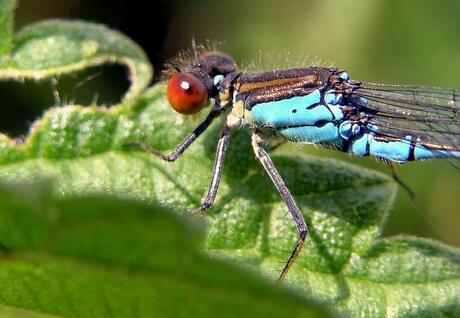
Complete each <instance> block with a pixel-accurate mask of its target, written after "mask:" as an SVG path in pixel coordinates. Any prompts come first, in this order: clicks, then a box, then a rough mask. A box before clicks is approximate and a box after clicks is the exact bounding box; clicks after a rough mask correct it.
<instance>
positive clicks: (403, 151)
mask: <svg viewBox="0 0 460 318" xmlns="http://www.w3.org/2000/svg"><path fill="white" fill-rule="evenodd" d="M410 147H411V145H410V136H408V138H407V140H400V141H391V142H384V141H377V140H375V139H374V136H373V135H372V134H367V133H366V134H363V135H362V136H361V137H359V138H358V139H356V140H354V141H353V142H352V143H351V145H350V148H349V150H348V151H349V152H350V153H354V154H356V155H359V156H366V155H370V156H374V157H379V158H384V159H387V160H390V161H394V162H405V161H407V160H409V156H410ZM368 151H369V153H368ZM436 158H443V159H446V158H447V159H448V158H458V159H460V151H433V150H430V149H427V148H425V147H424V146H422V145H417V144H416V145H415V147H414V159H415V160H420V159H436Z"/></svg>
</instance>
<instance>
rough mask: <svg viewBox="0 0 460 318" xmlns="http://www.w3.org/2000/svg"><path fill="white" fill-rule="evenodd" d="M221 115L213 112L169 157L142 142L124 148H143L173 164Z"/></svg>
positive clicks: (128, 144)
mask: <svg viewBox="0 0 460 318" xmlns="http://www.w3.org/2000/svg"><path fill="white" fill-rule="evenodd" d="M220 114H222V111H220V110H218V111H211V113H209V115H208V116H207V117H206V119H205V120H204V121H203V122H202V123H201V124H200V125H199V126H198V127H196V128H195V130H194V131H193V132H192V133H190V134H189V135H188V136H187V137H185V139H184V140H183V141H182V142H181V143H180V144H179V145H177V147H176V148H175V149H174V150H173V151H171V153H169V154H167V155H165V154H163V153H161V152H159V151H158V150H156V149H155V148H152V147H151V146H149V145H147V144H146V143H144V142H140V141H138V142H130V143H127V144H124V145H123V147H129V148H131V147H137V148H141V149H143V150H144V151H146V152H148V153H150V154H152V155H154V156H155V157H157V158H160V159H162V160H164V161H169V162H173V161H175V160H176V159H177V158H179V157H180V156H181V155H182V154H183V153H184V151H185V150H187V148H188V147H189V146H190V145H191V144H192V143H193V142H194V141H195V140H196V139H197V138H198V137H199V136H200V135H201V134H202V133H203V132H204V131H205V130H206V129H207V128H208V127H209V125H211V123H212V121H213V120H214V118H216V117H218V116H219V115H220Z"/></svg>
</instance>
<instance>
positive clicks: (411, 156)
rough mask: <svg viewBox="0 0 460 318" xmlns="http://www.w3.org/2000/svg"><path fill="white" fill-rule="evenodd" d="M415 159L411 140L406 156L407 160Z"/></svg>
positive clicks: (413, 143)
mask: <svg viewBox="0 0 460 318" xmlns="http://www.w3.org/2000/svg"><path fill="white" fill-rule="evenodd" d="M414 160H415V142H414V141H412V140H411V142H410V145H409V155H408V156H407V161H414Z"/></svg>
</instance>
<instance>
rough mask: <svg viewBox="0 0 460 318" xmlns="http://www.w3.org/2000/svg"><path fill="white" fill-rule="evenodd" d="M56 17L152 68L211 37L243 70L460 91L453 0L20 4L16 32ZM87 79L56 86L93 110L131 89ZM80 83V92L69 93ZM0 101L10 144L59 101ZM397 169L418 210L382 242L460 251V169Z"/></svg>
mask: <svg viewBox="0 0 460 318" xmlns="http://www.w3.org/2000/svg"><path fill="white" fill-rule="evenodd" d="M51 17H62V18H78V19H85V20H90V21H95V22H101V23H105V24H107V25H109V26H111V27H113V28H115V29H118V30H120V31H122V32H123V33H125V34H127V35H128V36H130V37H131V38H133V39H134V40H135V41H136V42H138V43H139V44H140V45H141V46H142V47H143V48H144V50H145V51H146V52H147V54H148V55H149V58H150V60H151V61H152V63H153V65H154V66H155V68H156V70H158V69H159V67H161V65H162V63H164V61H165V59H167V58H168V57H171V56H173V55H175V54H176V53H177V52H178V51H179V50H181V49H184V48H189V47H190V44H191V40H192V39H193V38H194V39H196V41H197V43H203V42H204V41H206V40H207V39H212V40H219V41H224V42H225V45H224V48H225V50H226V51H227V52H228V53H229V54H231V55H232V56H234V58H235V59H236V60H237V61H238V62H239V63H241V65H248V64H251V63H252V61H258V60H260V56H265V57H264V58H263V59H264V60H265V61H268V63H270V59H271V58H270V57H271V56H275V57H276V58H275V59H276V62H274V63H273V64H276V65H279V67H283V59H282V58H279V56H290V59H291V60H296V59H297V58H298V57H305V58H307V57H309V58H307V59H306V60H307V61H309V60H310V61H317V60H318V59H319V60H321V61H323V62H326V63H327V64H333V65H335V66H337V67H340V68H343V69H346V70H348V72H349V74H350V75H351V77H352V78H353V79H358V80H362V81H372V82H381V83H392V84H419V85H430V86H442V87H453V88H460V72H459V71H458V70H460V2H456V1H429V0H428V1H427V0H424V1H420V0H418V1H415V0H413V1H397V0H394V1H383V0H380V1H356V0H346V1H345V0H342V1H340V0H334V1H333V0H328V1H319V0H318V1H306V0H303V1H301V0H293V1H274V0H254V1H249V0H233V1H217V0H197V1H177V0H176V1H166V0H164V1H148V3H147V2H143V1H133V0H131V1H121V0H115V1H110V2H109V1H102V0H98V1H95V0H65V1H64V0H23V1H22V2H21V3H20V5H19V8H18V11H17V16H16V25H17V27H18V28H19V27H20V26H22V25H24V24H27V23H30V22H34V21H37V20H41V19H46V18H51ZM287 64H289V66H292V63H289V62H286V65H287ZM157 74H158V72H157ZM82 78H83V79H84V81H83V82H81V81H80V82H78V81H77V82H71V81H70V82H69V83H64V84H63V82H65V81H66V80H67V79H65V78H63V79H60V80H59V81H58V83H57V84H56V83H54V84H53V85H54V86H58V85H61V86H67V87H68V90H67V93H66V92H65V89H64V88H62V90H63V91H62V92H61V91H60V97H61V100H64V101H75V102H82V103H85V102H86V103H88V102H90V101H91V100H92V99H94V95H95V92H96V91H97V92H99V97H98V98H99V101H100V102H102V103H106V104H110V103H113V102H115V101H117V99H119V98H120V96H122V94H123V91H124V89H126V87H127V85H128V83H127V81H126V76H125V71H124V70H123V69H118V68H117V67H111V68H104V69H103V70H95V71H92V70H89V71H88V72H87V73H86V74H83V75H82ZM92 81H95V82H92ZM75 83H77V84H78V91H77V90H76V89H75V88H72V87H73V86H75ZM83 84H85V85H83ZM96 85H97V86H96ZM83 86H85V87H83ZM68 92H70V93H68ZM66 94H67V95H66ZM77 95H78V96H77ZM85 95H86V97H85ZM0 96H2V99H3V102H4V103H3V105H2V118H1V120H0V131H1V132H3V133H7V134H9V135H11V136H14V137H17V136H20V135H24V134H25V133H26V132H27V130H28V128H29V126H30V123H31V122H32V121H33V120H34V119H36V118H37V117H38V116H40V114H41V113H42V112H43V110H44V109H46V108H48V107H50V106H51V105H52V104H54V103H55V101H56V99H55V98H53V89H52V87H51V86H50V85H49V83H41V84H39V83H25V86H24V85H23V84H17V83H16V84H12V83H4V82H0ZM85 98H86V99H85ZM287 148H288V149H290V148H292V149H294V147H292V146H287ZM303 151H304V152H307V153H314V154H317V155H321V156H327V157H334V158H337V159H340V160H345V161H351V162H353V163H355V164H357V165H362V166H365V167H370V168H372V169H377V170H380V171H383V172H384V173H387V174H388V173H389V168H388V167H386V166H385V165H383V164H381V163H378V162H376V161H375V160H373V159H362V158H351V157H349V156H348V155H344V154H341V153H337V152H334V151H327V150H321V149H315V148H314V147H304V148H303ZM399 172H400V176H401V178H402V179H403V180H404V181H405V182H406V183H407V184H408V185H410V187H411V188H412V189H413V190H414V191H415V193H416V200H415V202H414V203H412V202H411V201H410V199H409V196H408V195H407V193H405V192H403V191H399V194H398V198H397V201H396V204H395V207H394V209H393V210H392V212H391V214H390V218H389V220H388V225H387V227H386V232H385V235H394V234H398V233H410V234H415V235H418V236H422V237H430V238H436V239H439V240H441V241H443V242H446V243H449V244H453V245H455V246H460V235H459V230H458V229H459V227H460V213H459V212H460V171H458V170H456V169H455V168H454V167H452V166H451V165H449V164H448V163H447V162H441V161H431V162H417V163H409V164H407V165H404V166H402V167H400V169H399Z"/></svg>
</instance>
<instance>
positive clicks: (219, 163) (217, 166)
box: [190, 125, 230, 214]
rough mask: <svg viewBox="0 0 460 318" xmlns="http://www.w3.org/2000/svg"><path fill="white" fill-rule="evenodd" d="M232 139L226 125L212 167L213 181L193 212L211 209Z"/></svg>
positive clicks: (197, 212)
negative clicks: (199, 204)
mask: <svg viewBox="0 0 460 318" xmlns="http://www.w3.org/2000/svg"><path fill="white" fill-rule="evenodd" d="M229 140H230V128H229V127H228V126H227V125H226V126H225V127H224V129H223V130H222V132H221V133H220V137H219V142H218V143H217V150H216V156H215V158H214V167H213V169H212V178H211V183H210V184H209V187H208V192H207V194H206V196H205V197H204V200H203V203H202V204H201V206H200V207H198V208H196V209H195V210H193V211H191V212H190V213H191V214H199V213H201V212H203V211H205V210H207V209H209V208H210V207H211V206H212V205H213V203H214V201H215V199H216V195H217V189H218V188H219V183H220V179H221V176H222V168H223V167H224V160H225V154H226V153H227V146H228V142H229Z"/></svg>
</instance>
